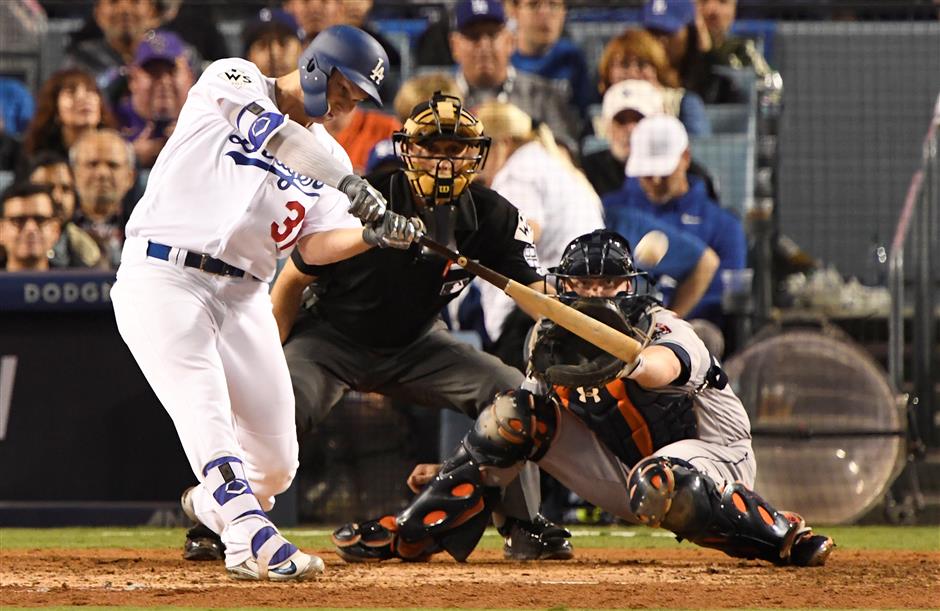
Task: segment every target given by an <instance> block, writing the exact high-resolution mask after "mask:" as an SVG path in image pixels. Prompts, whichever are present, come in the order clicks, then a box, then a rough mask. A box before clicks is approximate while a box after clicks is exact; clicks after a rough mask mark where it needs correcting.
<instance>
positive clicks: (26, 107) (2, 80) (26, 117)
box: [0, 77, 36, 138]
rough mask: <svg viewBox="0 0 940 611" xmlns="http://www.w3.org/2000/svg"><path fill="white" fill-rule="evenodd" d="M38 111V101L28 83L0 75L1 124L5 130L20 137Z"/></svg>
mask: <svg viewBox="0 0 940 611" xmlns="http://www.w3.org/2000/svg"><path fill="white" fill-rule="evenodd" d="M35 113H36V103H35V101H34V100H33V96H32V95H31V94H30V93H29V89H27V88H26V85H24V84H23V83H21V82H20V81H19V80H17V79H14V78H9V77H0V125H2V127H3V131H4V132H6V133H7V134H10V135H11V136H14V137H16V138H19V137H21V136H22V135H23V132H24V131H26V126H27V125H29V122H30V121H31V120H32V118H33V115H34V114H35Z"/></svg>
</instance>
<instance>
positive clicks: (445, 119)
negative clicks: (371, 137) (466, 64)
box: [392, 91, 490, 206]
mask: <svg viewBox="0 0 940 611" xmlns="http://www.w3.org/2000/svg"><path fill="white" fill-rule="evenodd" d="M392 142H393V143H394V146H395V154H396V155H398V156H399V157H400V158H401V159H402V160H403V161H404V162H405V174H406V175H407V176H408V180H409V181H410V182H411V186H412V188H413V189H414V190H415V193H417V194H418V196H419V197H421V198H422V199H423V200H424V203H425V204H426V205H428V206H440V205H444V204H453V203H455V202H456V200H457V198H458V197H460V194H461V193H463V192H464V190H465V189H466V188H467V185H469V184H470V181H471V180H472V179H473V175H474V174H476V173H477V172H479V171H480V170H481V169H482V168H483V165H484V164H485V163H486V155H487V153H488V152H489V150H490V139H489V137H487V136H484V135H483V124H482V123H481V122H480V121H479V120H477V118H476V117H474V116H473V115H472V114H470V113H469V112H468V111H467V110H465V109H464V108H463V105H462V104H461V102H460V98H458V97H456V96H452V95H445V94H442V93H441V92H440V91H437V92H435V93H434V95H432V96H431V99H430V100H428V101H427V102H424V103H422V104H419V105H418V106H416V107H415V109H414V110H412V111H411V116H410V117H408V119H407V120H406V121H405V125H404V127H403V128H402V129H401V130H400V131H398V132H396V133H395V134H393V136H392Z"/></svg>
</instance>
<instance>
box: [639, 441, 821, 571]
mask: <svg viewBox="0 0 940 611" xmlns="http://www.w3.org/2000/svg"><path fill="white" fill-rule="evenodd" d="M628 490H629V494H630V509H631V510H632V511H633V514H634V515H635V516H636V517H637V519H638V520H640V521H641V522H643V523H644V524H649V525H650V526H662V527H663V528H665V529H667V530H670V531H672V532H674V533H675V534H676V535H677V536H678V538H679V540H682V539H688V540H689V541H691V542H693V543H696V544H698V545H701V546H703V547H712V548H715V549H719V550H721V551H723V552H725V553H726V554H728V555H729V556H735V557H738V558H760V559H762V560H766V561H768V562H772V563H774V564H778V565H786V564H792V565H797V566H819V565H822V564H823V563H825V561H826V558H827V557H828V556H829V553H830V552H831V551H832V548H833V547H834V544H833V542H832V539H830V538H829V537H824V536H822V535H814V534H813V533H812V531H811V530H810V528H809V527H807V526H806V524H805V522H804V521H803V518H801V517H800V516H798V515H797V514H795V513H792V512H783V511H777V510H776V509H774V508H773V507H772V506H771V505H770V504H769V503H767V501H765V500H764V499H762V498H761V497H760V496H758V495H757V494H756V493H755V492H753V491H752V490H749V489H748V488H746V487H745V486H744V485H743V484H740V483H737V482H736V483H734V484H729V485H728V486H725V488H724V490H719V489H718V487H717V486H716V485H715V482H713V481H712V479H711V478H710V477H708V476H707V475H705V474H704V473H701V472H699V471H697V470H696V469H695V467H693V466H692V465H691V464H689V463H688V462H686V461H684V460H681V459H678V458H666V457H659V456H650V457H648V458H645V459H643V460H641V461H640V462H639V463H637V464H636V465H635V466H634V467H633V470H632V471H631V472H630V476H629V478H628Z"/></svg>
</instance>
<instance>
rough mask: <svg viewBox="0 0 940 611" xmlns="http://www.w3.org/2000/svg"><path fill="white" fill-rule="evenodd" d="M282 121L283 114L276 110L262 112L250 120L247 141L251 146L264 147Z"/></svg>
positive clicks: (255, 147)
mask: <svg viewBox="0 0 940 611" xmlns="http://www.w3.org/2000/svg"><path fill="white" fill-rule="evenodd" d="M283 123H284V115H282V114H278V113H276V112H264V113H261V115H260V116H259V117H258V118H257V119H255V120H254V121H252V122H251V127H250V128H248V142H250V143H251V146H252V148H254V149H255V150H259V149H261V148H264V145H265V143H266V142H267V141H268V139H269V138H270V137H271V136H273V135H274V134H275V132H277V130H278V128H279V127H280V126H281V124H283Z"/></svg>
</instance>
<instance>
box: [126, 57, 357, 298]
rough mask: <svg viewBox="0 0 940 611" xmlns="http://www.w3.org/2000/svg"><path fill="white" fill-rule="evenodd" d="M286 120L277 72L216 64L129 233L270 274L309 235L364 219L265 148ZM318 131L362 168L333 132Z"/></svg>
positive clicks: (198, 88) (153, 176)
mask: <svg viewBox="0 0 940 611" xmlns="http://www.w3.org/2000/svg"><path fill="white" fill-rule="evenodd" d="M285 120H286V117H285V116H284V115H282V114H281V113H280V112H279V111H278V109H277V106H276V105H275V100H274V79H271V78H268V77H266V76H264V75H263V74H262V73H261V71H260V70H258V68H257V67H256V66H255V65H254V64H252V63H251V62H248V61H246V60H243V59H238V58H231V59H223V60H219V61H217V62H214V63H213V64H211V65H210V66H209V67H208V68H207V69H206V70H205V72H203V74H202V77H200V79H199V81H198V82H197V83H196V84H195V85H194V86H193V88H192V89H191V90H190V91H189V97H188V98H187V100H186V103H185V105H184V106H183V109H182V111H181V112H180V116H179V120H178V121H177V124H176V129H175V130H174V132H173V135H172V136H171V137H170V139H169V141H168V142H167V143H166V146H164V148H163V150H162V151H161V152H160V155H159V157H158V158H157V162H156V164H155V165H154V167H153V170H152V171H151V172H150V177H149V179H148V181H147V189H146V191H145V192H144V195H143V197H142V198H141V200H140V202H139V203H138V204H137V207H136V208H135V209H134V212H133V214H132V215H131V218H130V221H129V222H128V224H127V236H128V237H129V238H133V237H139V238H146V239H149V240H151V241H153V242H159V243H161V244H166V245H168V246H172V247H176V248H184V249H186V250H189V251H194V252H199V253H205V254H208V255H210V256H212V257H215V258H217V259H221V260H223V261H225V262H226V263H228V264H229V265H234V266H235V267H239V268H241V269H244V270H246V271H247V272H249V273H250V274H252V275H254V276H255V277H257V278H259V279H262V280H266V281H269V280H271V279H272V278H273V276H274V272H275V268H276V265H277V259H279V258H283V257H286V256H287V255H289V254H290V252H291V250H292V249H293V247H294V244H296V242H297V240H298V239H299V238H300V237H301V236H303V235H306V234H309V233H314V232H318V231H325V230H329V229H335V228H340V227H359V226H361V224H360V222H359V221H358V220H357V219H356V218H355V217H353V216H352V215H350V214H349V212H348V208H349V200H348V198H347V197H346V196H345V195H344V194H342V193H340V192H339V191H337V190H336V189H333V188H331V187H328V186H325V185H324V184H323V183H322V182H319V181H317V180H315V179H314V178H310V177H307V176H303V175H301V174H298V173H297V172H295V171H294V170H292V169H291V168H289V167H287V166H286V165H284V164H282V163H280V162H279V161H278V160H276V159H274V158H273V157H272V156H271V154H270V153H268V152H267V151H266V150H265V149H264V145H265V144H266V143H267V142H268V141H269V140H270V138H271V136H273V135H274V134H275V133H277V131H278V130H279V128H280V127H281V125H282V124H283V122H284V121H285ZM310 130H311V131H312V132H313V134H314V135H315V136H316V137H317V139H318V140H319V141H320V142H321V144H323V146H324V147H326V149H327V150H329V151H330V152H331V153H332V154H333V155H334V157H335V158H336V159H337V160H339V161H340V163H342V164H343V166H344V167H346V168H348V169H349V173H350V174H352V164H351V163H350V161H349V156H348V155H347V154H346V152H345V151H344V150H343V148H342V147H341V146H340V145H339V144H338V143H337V142H336V140H334V139H333V138H332V136H330V135H329V133H327V131H326V129H325V128H324V127H323V126H322V125H319V124H314V125H313V127H311V128H310Z"/></svg>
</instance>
